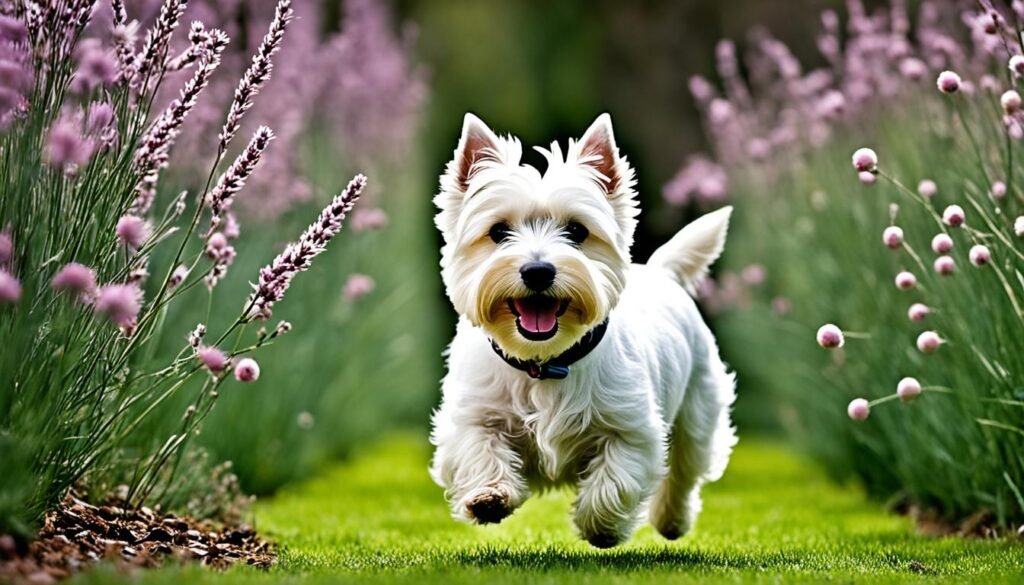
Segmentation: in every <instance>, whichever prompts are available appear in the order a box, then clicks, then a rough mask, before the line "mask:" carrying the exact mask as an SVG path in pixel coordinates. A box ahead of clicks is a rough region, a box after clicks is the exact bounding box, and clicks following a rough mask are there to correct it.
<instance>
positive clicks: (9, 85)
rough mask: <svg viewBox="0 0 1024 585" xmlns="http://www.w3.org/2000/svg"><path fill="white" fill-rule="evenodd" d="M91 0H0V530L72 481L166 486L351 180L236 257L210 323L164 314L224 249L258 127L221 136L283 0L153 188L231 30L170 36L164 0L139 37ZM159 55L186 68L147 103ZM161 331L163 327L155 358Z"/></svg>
mask: <svg viewBox="0 0 1024 585" xmlns="http://www.w3.org/2000/svg"><path fill="white" fill-rule="evenodd" d="M93 4H94V3H93V2H91V1H84V0H68V1H66V2H61V3H42V4H36V3H15V4H14V6H13V7H8V6H9V5H8V4H7V3H3V4H0V65H3V70H4V71H5V72H6V71H8V70H10V71H12V72H13V73H11V74H10V75H7V74H5V75H3V76H0V84H2V87H0V96H2V97H3V99H2V100H0V102H2V105H3V108H2V111H0V120H2V123H3V125H4V129H3V133H2V134H0V226H3V228H2V229H3V232H2V234H0V334H2V338H3V340H4V342H5V346H6V347H5V349H4V351H3V352H2V354H0V387H2V388H4V389H5V390H4V391H3V392H0V452H3V454H4V457H3V473H2V474H0V532H6V531H19V532H25V531H27V530H29V529H30V528H31V525H32V524H33V522H35V521H36V520H37V519H38V517H39V515H40V514H41V513H42V512H43V511H44V510H45V509H46V508H47V507H48V506H50V505H52V504H53V503H54V502H55V501H56V500H57V499H58V498H60V497H62V495H63V494H64V493H65V492H66V491H67V489H68V488H69V487H70V486H72V485H73V484H76V483H78V482H85V484H86V487H88V485H89V484H92V483H95V484H105V483H106V482H109V481H111V480H113V479H117V478H123V479H124V480H125V482H126V484H127V491H126V499H127V500H128V501H129V502H131V503H133V504H139V503H141V502H143V501H146V500H147V498H151V497H154V496H156V497H159V494H161V493H165V491H166V490H167V489H168V487H169V485H170V484H172V483H174V480H175V473H174V470H175V469H177V466H178V465H179V464H180V463H181V461H182V457H181V456H182V453H183V445H184V444H185V442H186V441H187V440H188V438H189V437H190V436H192V435H194V434H196V433H197V432H198V430H199V427H200V424H201V423H202V421H203V420H204V419H205V418H206V416H207V415H208V414H209V413H210V411H211V409H212V408H213V406H214V404H215V403H216V402H217V400H218V397H219V394H220V392H221V391H222V385H223V384H224V383H225V382H226V381H227V380H228V379H229V378H230V377H231V376H232V375H234V376H235V378H236V380H238V381H239V382H252V381H255V380H256V379H257V378H258V377H259V375H260V368H259V365H258V364H257V363H256V361H255V360H254V359H253V358H251V357H244V356H246V354H249V353H251V352H253V351H255V350H257V349H260V348H262V347H264V346H268V345H271V344H273V343H274V342H276V341H277V340H278V339H279V338H280V337H281V336H282V335H283V334H284V333H286V332H287V331H288V330H289V329H290V327H291V326H290V325H289V324H288V323H286V322H279V323H277V324H276V325H273V326H272V327H271V328H270V329H269V330H268V329H266V328H265V327H263V326H262V324H263V322H265V321H267V320H268V319H270V317H271V315H272V310H273V308H274V305H275V304H276V303H279V302H280V301H281V300H282V299H283V297H284V295H285V293H286V291H287V290H288V288H289V286H290V284H291V282H292V279H293V278H294V276H296V275H297V274H298V273H299V272H301V271H304V270H307V269H308V268H309V267H310V264H311V261H312V259H313V258H314V257H315V256H316V255H318V254H319V253H321V252H322V251H323V250H324V248H325V247H326V245H327V244H328V242H329V241H330V240H331V239H332V238H333V237H334V236H335V234H336V233H337V232H338V230H339V229H340V227H341V224H342V221H343V219H344V218H345V216H346V214H347V213H348V212H349V211H350V209H351V207H352V205H353V204H354V203H355V201H356V200H357V199H358V197H359V195H360V193H361V192H362V190H363V188H364V186H365V179H364V178H363V177H362V176H357V177H356V178H355V179H353V180H352V181H351V182H350V183H349V185H348V186H347V187H346V188H345V189H344V190H343V191H342V192H341V193H340V194H339V195H338V196H337V197H336V198H335V199H334V200H333V201H332V202H330V204H329V205H328V206H327V207H326V208H325V209H324V210H323V211H322V212H321V214H320V216H319V218H318V219H317V220H316V221H315V222H314V223H313V224H312V225H310V226H309V228H307V230H306V231H305V232H304V233H303V234H302V235H301V236H300V237H299V239H298V240H297V241H296V242H295V243H293V244H290V245H289V246H288V247H287V248H286V249H285V251H284V252H283V253H281V254H280V255H279V256H278V257H277V258H276V259H274V260H273V262H271V263H270V264H268V265H267V266H265V267H264V268H263V269H262V270H260V271H259V273H258V274H252V275H250V276H249V277H248V278H249V279H251V280H253V281H254V282H255V283H256V284H254V285H253V291H252V293H251V295H250V296H249V297H248V298H247V299H246V298H244V297H242V296H240V297H238V298H236V299H235V300H234V311H235V312H236V316H235V317H233V318H232V319H230V320H229V321H227V323H226V325H224V327H222V328H217V329H213V328H210V329H208V327H207V323H206V322H207V319H204V320H203V321H202V322H200V323H199V324H198V325H197V324H195V322H193V323H191V324H185V323H183V322H180V321H175V320H171V319H168V318H167V315H168V314H169V311H171V310H173V308H174V307H175V306H178V305H181V304H189V303H190V301H189V299H192V301H191V302H195V299H196V298H197V297H198V298H199V299H202V298H203V297H209V296H210V295H211V294H212V291H213V289H214V288H215V287H216V286H217V285H218V284H219V283H220V282H221V281H222V280H223V279H224V278H225V277H227V276H228V269H229V267H231V266H232V264H233V262H234V260H235V258H236V256H237V252H236V249H235V247H234V245H233V243H232V241H233V240H234V239H235V238H236V237H237V235H238V226H237V220H236V219H235V218H234V217H233V216H232V215H231V213H230V210H231V207H232V203H233V201H234V198H235V196H236V195H237V194H238V192H239V191H240V190H241V189H242V188H243V187H244V186H245V184H246V183H247V181H248V180H249V179H250V178H251V177H252V176H253V174H254V173H255V172H256V171H257V169H258V167H259V166H260V161H261V159H262V156H263V154H264V152H265V151H266V149H267V148H268V147H269V145H270V144H271V142H272V140H273V138H274V133H273V132H272V131H271V130H270V129H269V128H267V127H262V126H261V127H258V128H257V129H256V130H255V131H254V132H253V133H252V136H251V139H250V140H249V142H248V145H247V146H245V147H244V148H242V149H241V151H240V152H239V153H238V155H237V156H236V157H233V160H232V157H231V156H230V155H229V153H230V152H231V146H232V143H233V141H234V139H235V138H236V137H237V135H238V134H239V133H240V130H241V128H242V127H243V125H242V123H243V119H244V118H246V117H247V116H246V114H247V111H248V110H249V109H250V108H251V107H252V105H253V103H254V100H256V97H257V95H258V94H259V93H260V91H261V89H262V88H263V86H264V84H265V83H266V82H267V81H268V80H269V79H270V78H271V75H272V73H273V70H274V65H273V57H274V54H275V53H276V52H277V51H278V48H279V47H280V45H281V42H282V40H283V38H284V36H285V34H286V31H287V28H288V27H289V24H290V23H291V22H292V19H293V17H294V12H293V9H292V3H291V0H278V2H277V3H276V4H275V5H274V15H273V18H272V19H271V20H270V21H269V23H268V24H267V26H266V28H265V30H264V32H263V34H261V35H260V38H261V40H260V42H259V44H258V46H257V47H256V49H255V51H254V54H253V56H252V58H251V60H250V61H249V64H248V66H247V67H246V68H245V70H244V72H243V73H242V74H241V78H240V80H239V81H238V82H237V85H236V86H235V88H234V91H233V94H232V99H231V102H230V105H229V107H228V108H227V112H226V115H225V116H224V117H223V118H222V119H221V121H220V124H219V125H218V127H219V131H218V134H217V137H216V140H215V141H214V142H213V148H212V149H211V150H210V151H209V152H210V153H211V154H210V157H209V159H208V160H207V166H206V169H207V170H206V171H205V172H204V177H205V181H202V182H200V183H199V184H198V188H197V189H195V190H193V191H185V192H181V193H180V194H177V195H174V196H170V197H164V196H162V193H163V192H165V191H167V190H166V189H164V188H162V186H163V183H164V182H165V181H161V175H162V174H164V172H165V170H167V168H168V165H169V163H170V161H171V159H172V150H173V149H174V148H175V145H176V143H177V140H178V138H179V136H183V126H184V122H185V120H186V119H188V117H189V116H190V114H191V113H192V112H193V111H194V110H195V108H196V105H197V104H198V103H202V99H203V98H204V92H205V90H206V89H207V87H208V86H209V84H210V80H211V78H212V77H213V74H214V73H215V72H216V71H217V70H218V69H219V67H220V65H221V63H222V59H223V56H224V52H225V49H226V47H227V46H228V44H229V37H228V35H227V34H226V33H225V32H223V31H222V30H219V29H217V28H208V27H207V26H205V25H204V24H202V23H201V22H199V21H194V22H193V23H192V25H191V27H190V28H189V29H188V30H187V42H186V43H184V44H183V46H182V48H180V49H177V48H175V47H177V38H178V37H179V36H180V35H181V29H183V28H184V27H183V26H182V22H181V21H182V17H183V14H184V12H185V5H186V2H185V1H184V0H165V1H164V2H162V3H161V5H160V8H159V12H158V14H157V15H156V16H155V18H154V20H153V22H152V24H151V25H150V26H149V27H148V29H147V30H146V32H145V34H144V35H143V36H142V38H141V39H136V38H135V31H136V28H137V27H136V24H135V23H134V21H129V20H128V17H129V15H128V12H127V11H126V9H125V5H124V3H123V2H122V1H120V0H113V1H112V2H110V5H109V7H108V9H109V13H110V14H109V17H110V21H109V24H108V25H106V26H103V25H101V24H97V23H96V22H94V21H93V17H94V16H96V12H94V10H93ZM175 71H181V72H183V73H184V79H183V80H182V82H181V84H180V85H178V86H177V87H176V88H175V89H174V91H176V92H177V94H176V97H175V98H174V99H171V100H170V101H169V102H167V104H166V105H165V106H163V107H158V108H155V107H153V104H154V99H155V97H156V96H157V95H158V94H159V93H160V92H161V91H162V89H163V88H166V86H167V85H168V84H169V83H170V79H171V76H169V74H170V73H172V72H175ZM224 163H227V164H226V166H225V164H224ZM171 192H172V193H173V192H176V191H171ZM161 342H163V343H171V344H173V345H174V346H175V350H174V352H173V353H172V355H170V356H168V357H167V358H166V359H162V358H161V357H160V354H159V352H157V348H158V346H159V345H160V344H161ZM231 391H235V390H234V389H231ZM180 396H184V397H185V398H184V400H185V401H186V402H187V404H188V405H187V407H186V408H184V410H183V411H182V410H178V411H176V412H175V413H174V419H172V420H175V422H174V424H173V430H172V431H171V432H170V433H169V434H166V435H164V436H162V437H159V438H157V437H140V436H139V435H138V432H139V430H140V429H141V428H143V427H144V426H145V425H147V424H150V422H151V421H152V419H153V418H154V417H158V416H161V415H162V416H166V415H167V414H168V412H167V410H166V405H167V404H170V403H171V402H173V401H172V400H171V399H172V397H174V398H178V397H180Z"/></svg>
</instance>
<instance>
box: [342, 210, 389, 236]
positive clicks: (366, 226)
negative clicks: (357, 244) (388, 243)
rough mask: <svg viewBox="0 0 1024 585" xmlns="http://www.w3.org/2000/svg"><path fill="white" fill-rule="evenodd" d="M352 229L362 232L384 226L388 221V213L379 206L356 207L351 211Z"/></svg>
mask: <svg viewBox="0 0 1024 585" xmlns="http://www.w3.org/2000/svg"><path fill="white" fill-rule="evenodd" d="M350 223H351V224H352V231H354V232H364V231H369V230H376V229H380V228H382V227H384V226H385V225H387V223H388V214H387V213H385V212H384V210H383V209H380V208H379V207H369V208H362V209H356V210H355V211H353V212H352V219H351V220H350Z"/></svg>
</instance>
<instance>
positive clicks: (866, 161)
mask: <svg viewBox="0 0 1024 585" xmlns="http://www.w3.org/2000/svg"><path fill="white" fill-rule="evenodd" d="M853 168H855V169H857V172H859V173H870V172H874V171H875V170H876V169H877V168H878V155H877V154H875V151H873V150H871V149H870V148H858V149H857V151H856V152H854V153H853Z"/></svg>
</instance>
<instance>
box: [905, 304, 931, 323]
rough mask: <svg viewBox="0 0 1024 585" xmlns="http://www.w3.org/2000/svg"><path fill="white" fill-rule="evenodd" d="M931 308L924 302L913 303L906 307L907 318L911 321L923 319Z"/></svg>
mask: <svg viewBox="0 0 1024 585" xmlns="http://www.w3.org/2000/svg"><path fill="white" fill-rule="evenodd" d="M930 312H931V309H929V308H928V305H926V304H924V303H914V304H913V305H910V308H909V309H907V318H908V319H910V320H911V321H924V318H925V317H927V316H928V313H930Z"/></svg>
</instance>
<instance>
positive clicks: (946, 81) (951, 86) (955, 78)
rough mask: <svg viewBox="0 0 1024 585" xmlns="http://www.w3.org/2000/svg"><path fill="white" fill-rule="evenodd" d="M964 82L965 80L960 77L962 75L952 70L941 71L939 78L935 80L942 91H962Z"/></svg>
mask: <svg viewBox="0 0 1024 585" xmlns="http://www.w3.org/2000/svg"><path fill="white" fill-rule="evenodd" d="M962 84H963V81H962V80H961V79H960V76H959V75H957V74H956V73H954V72H952V71H943V72H942V73H939V78H938V79H937V80H936V81H935V85H936V86H937V87H938V88H939V91H941V92H942V93H956V92H958V91H960V86H961V85H962Z"/></svg>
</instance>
